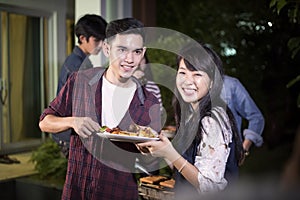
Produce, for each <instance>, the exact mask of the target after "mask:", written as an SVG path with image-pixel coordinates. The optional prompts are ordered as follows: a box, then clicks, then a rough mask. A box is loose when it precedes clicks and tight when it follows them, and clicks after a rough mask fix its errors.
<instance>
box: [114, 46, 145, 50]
mask: <svg viewBox="0 0 300 200" xmlns="http://www.w3.org/2000/svg"><path fill="white" fill-rule="evenodd" d="M116 47H117V48H121V49H128V48H127V47H125V46H121V45H118V46H116ZM132 51H143V47H141V48H137V49H133V50H132Z"/></svg>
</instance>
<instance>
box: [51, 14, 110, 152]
mask: <svg viewBox="0 0 300 200" xmlns="http://www.w3.org/2000/svg"><path fill="white" fill-rule="evenodd" d="M106 26H107V22H106V21H105V19H103V18H102V17H101V16H99V15H96V14H86V15H84V16H82V17H81V18H80V19H79V20H78V21H77V23H76V25H75V36H76V37H77V41H78V45H76V46H75V47H74V49H73V52H72V53H71V54H70V55H69V56H68V57H67V58H66V60H65V62H64V64H63V66H62V68H61V71H60V75H59V79H58V86H57V92H56V93H57V95H58V93H59V91H60V90H61V88H62V87H63V86H64V84H65V83H66V81H67V79H68V78H69V76H70V74H71V73H73V72H76V71H78V70H79V68H81V69H84V68H85V69H88V68H91V67H92V63H91V62H90V60H89V59H86V58H87V56H89V55H96V54H98V53H99V52H100V50H101V48H102V44H103V42H104V40H105V29H106ZM70 135H71V130H66V131H63V132H61V133H59V134H55V135H52V138H53V139H54V141H55V142H56V143H57V144H58V145H59V146H60V147H61V150H62V153H63V154H64V155H65V156H66V157H68V154H69V143H70Z"/></svg>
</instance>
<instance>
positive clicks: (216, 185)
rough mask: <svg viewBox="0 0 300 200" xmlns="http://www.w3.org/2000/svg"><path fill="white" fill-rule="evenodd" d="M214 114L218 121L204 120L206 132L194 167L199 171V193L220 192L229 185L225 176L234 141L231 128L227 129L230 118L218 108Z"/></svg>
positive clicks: (210, 118)
mask: <svg viewBox="0 0 300 200" xmlns="http://www.w3.org/2000/svg"><path fill="white" fill-rule="evenodd" d="M213 113H214V114H215V115H216V116H217V118H218V121H217V120H215V119H214V118H212V117H209V116H207V117H204V118H203V119H202V124H203V128H204V130H205V132H203V135H202V141H201V142H200V144H199V146H198V147H197V155H196V158H195V164H194V165H195V166H196V167H197V168H198V170H199V173H198V182H199V188H198V192H199V193H204V192H213V191H220V190H223V189H224V188H225V187H226V185H227V180H226V179H225V177H224V174H225V168H226V162H227V159H228V156H229V153H230V148H229V143H230V142H231V140H232V131H231V128H227V127H228V124H229V118H228V116H227V114H226V112H225V110H224V109H222V108H220V107H218V108H216V109H215V110H213ZM225 124H226V125H227V126H226V125H225Z"/></svg>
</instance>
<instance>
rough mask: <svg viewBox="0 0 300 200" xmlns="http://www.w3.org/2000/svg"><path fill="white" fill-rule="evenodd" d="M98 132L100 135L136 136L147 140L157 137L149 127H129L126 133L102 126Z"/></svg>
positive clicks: (116, 128)
mask: <svg viewBox="0 0 300 200" xmlns="http://www.w3.org/2000/svg"><path fill="white" fill-rule="evenodd" d="M100 132H101V133H103V132H108V133H110V134H117V135H126V136H136V137H147V138H155V137H157V136H158V134H157V133H156V131H154V130H153V129H151V128H150V127H145V126H138V125H132V126H130V127H129V130H128V131H125V130H121V129H120V128H119V127H115V128H108V127H107V126H102V127H101V128H100Z"/></svg>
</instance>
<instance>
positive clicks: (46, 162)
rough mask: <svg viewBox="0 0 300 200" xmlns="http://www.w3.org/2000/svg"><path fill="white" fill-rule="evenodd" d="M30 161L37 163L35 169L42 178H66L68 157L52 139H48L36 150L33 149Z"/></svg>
mask: <svg viewBox="0 0 300 200" xmlns="http://www.w3.org/2000/svg"><path fill="white" fill-rule="evenodd" d="M30 161H31V162H33V163H35V169H36V170H37V171H38V172H39V175H40V177H41V178H42V179H44V178H50V179H51V178H52V179H62V180H64V179H65V176H66V171H67V159H66V158H65V157H64V156H63V155H62V154H61V151H60V148H59V146H58V145H57V144H56V143H55V142H54V141H53V140H52V139H48V140H47V141H46V142H45V143H43V144H42V145H41V146H40V147H39V148H38V149H37V150H36V151H33V152H32V155H31V159H30Z"/></svg>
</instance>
